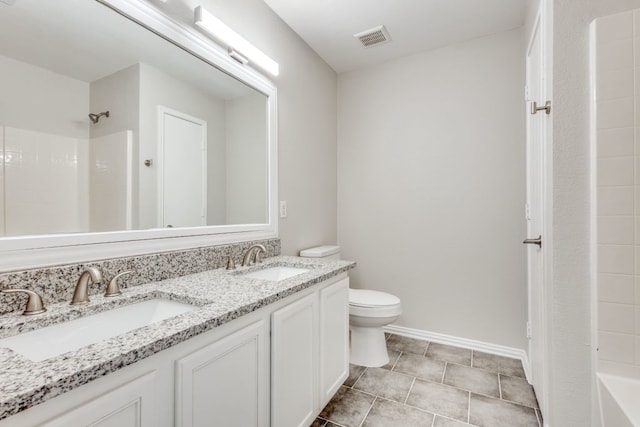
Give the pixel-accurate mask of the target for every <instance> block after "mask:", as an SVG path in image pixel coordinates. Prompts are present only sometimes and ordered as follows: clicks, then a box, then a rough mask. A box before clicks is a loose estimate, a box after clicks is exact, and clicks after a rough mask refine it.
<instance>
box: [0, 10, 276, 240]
mask: <svg viewBox="0 0 640 427" xmlns="http://www.w3.org/2000/svg"><path fill="white" fill-rule="evenodd" d="M0 93H2V100H1V101H0V156H1V161H0V208H1V209H0V236H25V235H43V234H54V233H82V232H103V231H122V230H143V229H153V228H164V227H194V226H198V227H199V226H209V225H229V224H264V223H267V221H268V200H267V199H268V175H269V171H268V137H267V131H268V129H267V127H268V126H267V123H268V112H267V111H268V109H267V101H268V98H267V96H265V95H264V94H262V93H261V92H258V91H256V90H255V89H253V88H251V87H249V86H247V85H245V84H244V83H242V82H239V81H238V80H236V79H234V78H232V77H230V76H228V75H227V74H225V73H223V72H221V71H219V70H217V69H216V68H214V67H212V66H211V65H210V64H208V63H206V62H204V61H202V60H200V59H198V58H196V57H195V56H193V55H191V54H190V53H188V52H186V51H185V50H183V49H181V48H179V47H177V46H176V45H174V44H172V43H170V42H168V41H166V40H164V39H163V38H161V37H159V36H157V35H156V34H154V33H152V32H151V31H149V30H147V29H145V28H143V27H141V26H140V25H138V24H136V23H134V22H133V21H130V20H129V19H127V18H125V17H124V16H122V15H120V14H118V13H116V12H115V11H113V10H112V9H110V8H108V7H106V6H104V5H102V4H100V3H99V2H97V1H94V0H47V1H42V0H20V1H17V2H15V3H13V4H12V5H7V4H4V3H2V2H0Z"/></svg>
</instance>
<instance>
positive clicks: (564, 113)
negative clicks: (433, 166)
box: [545, 0, 640, 426]
mask: <svg viewBox="0 0 640 427" xmlns="http://www.w3.org/2000/svg"><path fill="white" fill-rule="evenodd" d="M549 3H551V4H552V7H553V110H552V116H553V172H552V175H553V224H552V227H553V242H552V245H553V266H552V268H553V283H551V284H550V289H549V291H550V292H549V295H548V298H549V303H548V306H547V313H548V320H549V323H550V325H549V326H550V327H549V336H548V346H549V357H550V359H549V360H550V366H549V368H550V378H549V379H550V383H549V386H550V389H549V394H550V395H549V401H550V402H551V405H550V406H549V410H548V413H547V414H545V421H549V422H550V425H552V426H573V425H576V426H578V425H579V426H589V425H591V421H592V419H591V415H592V414H591V406H592V400H591V398H592V396H591V391H592V388H591V385H592V374H593V370H592V366H591V355H592V353H591V351H592V349H593V348H594V347H593V346H592V343H591V314H592V311H591V292H590V267H591V265H590V254H589V247H590V239H591V238H590V222H589V215H590V202H591V200H590V194H589V189H590V183H589V179H590V163H589V162H590V147H589V143H588V141H589V124H590V119H589V106H590V103H589V93H590V91H589V23H590V22H591V21H592V20H593V19H594V18H596V17H598V16H604V15H609V14H613V13H616V12H621V11H624V10H630V9H634V8H638V7H640V1H638V0H606V1H605V0H567V1H562V2H559V1H555V2H549Z"/></svg>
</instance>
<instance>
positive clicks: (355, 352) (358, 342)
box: [349, 325, 389, 368]
mask: <svg viewBox="0 0 640 427" xmlns="http://www.w3.org/2000/svg"><path fill="white" fill-rule="evenodd" d="M350 330H351V355H350V357H349V362H351V363H353V364H354V365H360V366H367V367H371V368H373V367H380V366H384V365H386V364H387V363H389V354H388V353H387V342H386V340H385V337H384V330H383V329H382V327H362V326H354V325H350Z"/></svg>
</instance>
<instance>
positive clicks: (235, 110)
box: [225, 93, 269, 224]
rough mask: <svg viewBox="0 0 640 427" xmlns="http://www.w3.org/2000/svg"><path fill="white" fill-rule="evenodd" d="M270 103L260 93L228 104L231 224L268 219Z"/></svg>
mask: <svg viewBox="0 0 640 427" xmlns="http://www.w3.org/2000/svg"><path fill="white" fill-rule="evenodd" d="M266 106H267V99H266V98H265V96H264V95H262V94H260V93H256V94H253V95H248V96H243V97H241V98H235V99H233V100H230V101H227V102H226V103H225V130H226V138H225V139H226V142H227V159H226V160H227V161H226V165H227V198H226V223H227V224H264V223H266V222H267V220H268V206H269V203H268V200H267V192H268V187H267V173H268V170H267V166H268V165H267V162H268V159H267V137H266V135H267V114H266V111H267V110H266Z"/></svg>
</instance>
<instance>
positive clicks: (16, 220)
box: [3, 126, 88, 236]
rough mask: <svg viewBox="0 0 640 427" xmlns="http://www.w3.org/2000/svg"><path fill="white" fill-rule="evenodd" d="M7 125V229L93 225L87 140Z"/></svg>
mask: <svg viewBox="0 0 640 427" xmlns="http://www.w3.org/2000/svg"><path fill="white" fill-rule="evenodd" d="M3 129H4V152H3V159H4V162H3V163H4V166H3V167H4V180H5V182H4V184H5V185H4V213H5V218H4V222H5V230H4V231H5V235H7V236H15V235H24V234H49V233H72V232H82V231H88V227H87V226H88V218H87V215H88V208H87V206H88V185H87V182H88V174H87V169H86V166H83V165H86V161H83V159H86V158H87V157H86V156H87V153H88V151H87V140H86V139H82V138H73V137H65V136H59V135H53V134H48V133H42V132H36V131H31V130H25V129H18V128H13V127H9V126H5V127H4V128H3Z"/></svg>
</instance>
